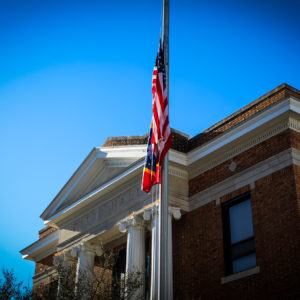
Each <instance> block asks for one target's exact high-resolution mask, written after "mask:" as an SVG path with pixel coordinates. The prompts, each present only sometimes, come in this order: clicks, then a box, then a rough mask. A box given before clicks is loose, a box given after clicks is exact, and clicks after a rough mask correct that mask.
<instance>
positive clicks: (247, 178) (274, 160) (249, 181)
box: [189, 148, 300, 211]
mask: <svg viewBox="0 0 300 300" xmlns="http://www.w3.org/2000/svg"><path fill="white" fill-rule="evenodd" d="M292 164H296V165H298V166H300V151H299V150H296V149H294V148H290V149H287V150H284V151H282V152H280V153H278V154H276V155H274V156H272V157H270V158H268V159H266V160H264V161H262V162H260V163H257V164H256V165H254V166H253V167H250V168H248V169H246V170H244V171H242V172H239V173H237V174H235V175H233V176H231V177H229V178H227V179H225V180H223V181H221V182H219V183H217V184H215V185H213V186H210V187H209V188H207V189H205V190H203V191H201V192H199V193H197V194H195V195H193V196H192V197H190V206H189V211H192V210H194V209H197V208H199V207H201V206H203V205H206V204H208V203H210V202H212V201H216V204H217V205H218V204H220V198H221V197H222V196H224V195H227V194H229V193H231V192H233V191H235V190H237V189H239V188H242V187H244V186H247V185H250V187H251V188H255V181H257V180H259V179H261V178H263V177H266V176H268V175H270V174H272V173H274V172H277V171H279V170H281V169H284V168H286V167H288V166H290V165H292Z"/></svg>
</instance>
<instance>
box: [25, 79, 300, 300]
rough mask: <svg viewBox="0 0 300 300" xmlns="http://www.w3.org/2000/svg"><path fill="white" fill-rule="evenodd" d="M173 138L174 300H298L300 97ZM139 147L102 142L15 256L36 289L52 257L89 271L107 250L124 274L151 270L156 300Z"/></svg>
mask: <svg viewBox="0 0 300 300" xmlns="http://www.w3.org/2000/svg"><path fill="white" fill-rule="evenodd" d="M172 135H173V145H172V149H171V150H170V156H169V204H170V209H169V222H170V224H172V226H171V227H172V235H171V236H170V237H169V245H171V247H169V252H170V253H171V255H169V265H170V266H173V272H172V271H171V270H170V271H169V275H170V276H169V288H170V293H171V294H172V293H173V298H174V299H297V298H298V299H299V298H300V255H299V254H300V253H299V251H300V250H299V249H300V227H299V218H300V92H299V91H298V90H296V89H294V88H292V87H290V86H288V85H286V84H282V85H280V86H278V87H277V88H275V89H274V90H272V91H270V92H269V93H267V94H265V95H263V96H262V97H260V98H259V99H257V100H255V101H253V102H251V103H250V104H249V105H247V106H245V107H243V108H242V109H240V110H239V111H237V112H236V113H234V114H232V115H230V116H229V117H227V118H225V119H224V120H222V121H220V122H218V123H217V124H215V125H214V126H212V127H210V128H208V129H207V130H205V131H204V132H202V133H200V134H198V135H197V136H195V137H190V136H188V135H186V134H183V133H181V132H178V131H176V130H172ZM146 143H147V135H145V136H130V137H112V138H108V139H107V140H106V142H105V143H104V145H103V146H102V147H98V148H94V149H93V150H92V151H91V153H90V154H89V155H88V156H87V158H86V159H85V160H84V161H83V163H82V164H81V165H80V166H79V168H78V169H77V170H76V172H75V173H74V175H73V176H72V177H71V178H70V180H69V181H68V182H67V183H66V184H65V186H64V187H63V188H62V190H61V191H60V192H59V193H58V194H57V196H56V197H55V198H54V200H53V201H52V202H51V203H50V204H49V206H48V207H47V208H46V210H45V211H44V212H43V213H42V215H41V218H42V219H43V220H44V223H45V224H46V225H47V227H46V228H45V229H43V230H41V231H40V232H39V239H38V240H37V241H36V242H35V243H33V244H31V245H30V246H28V247H27V248H25V249H23V250H22V251H21V253H22V255H23V257H24V258H25V259H29V260H32V261H35V262H36V271H35V275H34V277H33V284H34V285H38V284H40V283H41V282H45V281H47V280H48V279H49V276H50V275H51V274H53V273H55V267H54V266H53V256H54V255H55V254H56V255H57V254H61V253H63V258H64V259H66V260H67V259H68V258H69V257H71V256H70V254H73V256H74V257H75V259H76V263H78V266H79V268H84V267H87V264H85V263H84V262H86V261H88V262H90V264H92V265H93V264H94V261H95V259H96V257H97V256H98V255H100V253H99V247H98V246H99V244H100V243H102V244H103V245H104V246H105V247H106V248H116V247H118V249H120V251H123V257H124V259H125V257H126V264H125V262H124V272H125V271H126V268H127V270H130V268H132V267H136V268H138V269H139V270H141V271H142V272H146V270H149V269H150V270H151V271H150V272H148V274H146V277H147V276H148V277H149V286H148V288H146V289H147V290H148V291H151V295H153V298H155V297H154V296H155V294H156V290H157V282H156V281H155V278H156V277H155V276H156V275H155V274H157V266H156V263H157V257H156V256H155V254H156V253H157V231H156V229H157V228H156V226H157V217H158V215H157V209H156V207H157V202H156V195H155V194H154V195H147V194H145V193H144V192H142V191H141V190H140V185H141V178H142V169H143V160H144V156H145V151H146ZM147 257H148V259H147ZM149 263H150V264H151V266H148V267H150V268H148V267H147V264H149ZM171 275H173V280H172V276H171ZM147 297H148V299H150V298H149V297H150V293H147Z"/></svg>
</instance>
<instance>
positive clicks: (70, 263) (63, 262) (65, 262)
mask: <svg viewBox="0 0 300 300" xmlns="http://www.w3.org/2000/svg"><path fill="white" fill-rule="evenodd" d="M75 263H76V259H74V257H72V256H71V252H70V251H65V252H63V253H61V254H59V255H58V256H55V257H54V265H56V266H58V276H59V277H58V287H57V296H58V297H59V296H60V293H61V289H62V285H65V284H66V279H67V278H66V276H69V277H70V276H72V274H73V269H72V268H73V267H74V265H75ZM61 275H63V277H64V278H61ZM63 279H64V282H62V280H63ZM72 280H74V278H68V284H69V285H72V282H71V281H72Z"/></svg>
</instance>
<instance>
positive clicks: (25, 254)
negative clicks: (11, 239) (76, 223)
mask: <svg viewBox="0 0 300 300" xmlns="http://www.w3.org/2000/svg"><path fill="white" fill-rule="evenodd" d="M58 238H59V233H58V230H56V231H53V232H51V233H50V234H48V235H46V236H45V237H43V238H41V239H39V240H37V241H36V242H34V243H33V244H31V245H29V246H28V247H27V248H25V249H23V250H21V251H20V253H21V254H22V258H23V259H34V257H35V256H38V255H39V253H38V252H39V250H41V249H43V252H46V251H47V249H48V248H49V249H50V248H51V247H53V246H55V245H57V244H58Z"/></svg>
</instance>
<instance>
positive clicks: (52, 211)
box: [50, 156, 97, 215]
mask: <svg viewBox="0 0 300 300" xmlns="http://www.w3.org/2000/svg"><path fill="white" fill-rule="evenodd" d="M96 159H97V156H96V157H94V158H93V159H92V161H91V162H90V163H89V164H88V166H87V167H86V168H85V169H84V170H83V171H82V172H81V174H80V176H78V178H77V180H76V181H75V182H74V183H73V184H72V186H71V187H70V188H69V190H68V191H67V192H66V193H65V195H64V196H63V197H62V198H61V199H60V201H59V202H58V203H57V204H56V205H55V206H54V208H53V209H52V210H51V212H50V215H51V214H53V213H54V212H55V211H56V210H57V208H58V207H59V206H60V205H61V203H62V202H63V201H64V200H65V199H66V197H67V196H68V195H69V194H70V193H71V192H72V190H73V189H74V187H75V186H76V184H77V183H78V182H79V180H80V179H81V178H82V177H83V175H84V174H85V173H86V172H87V171H88V169H89V168H90V167H91V165H92V164H93V163H94V161H95V160H96Z"/></svg>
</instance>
